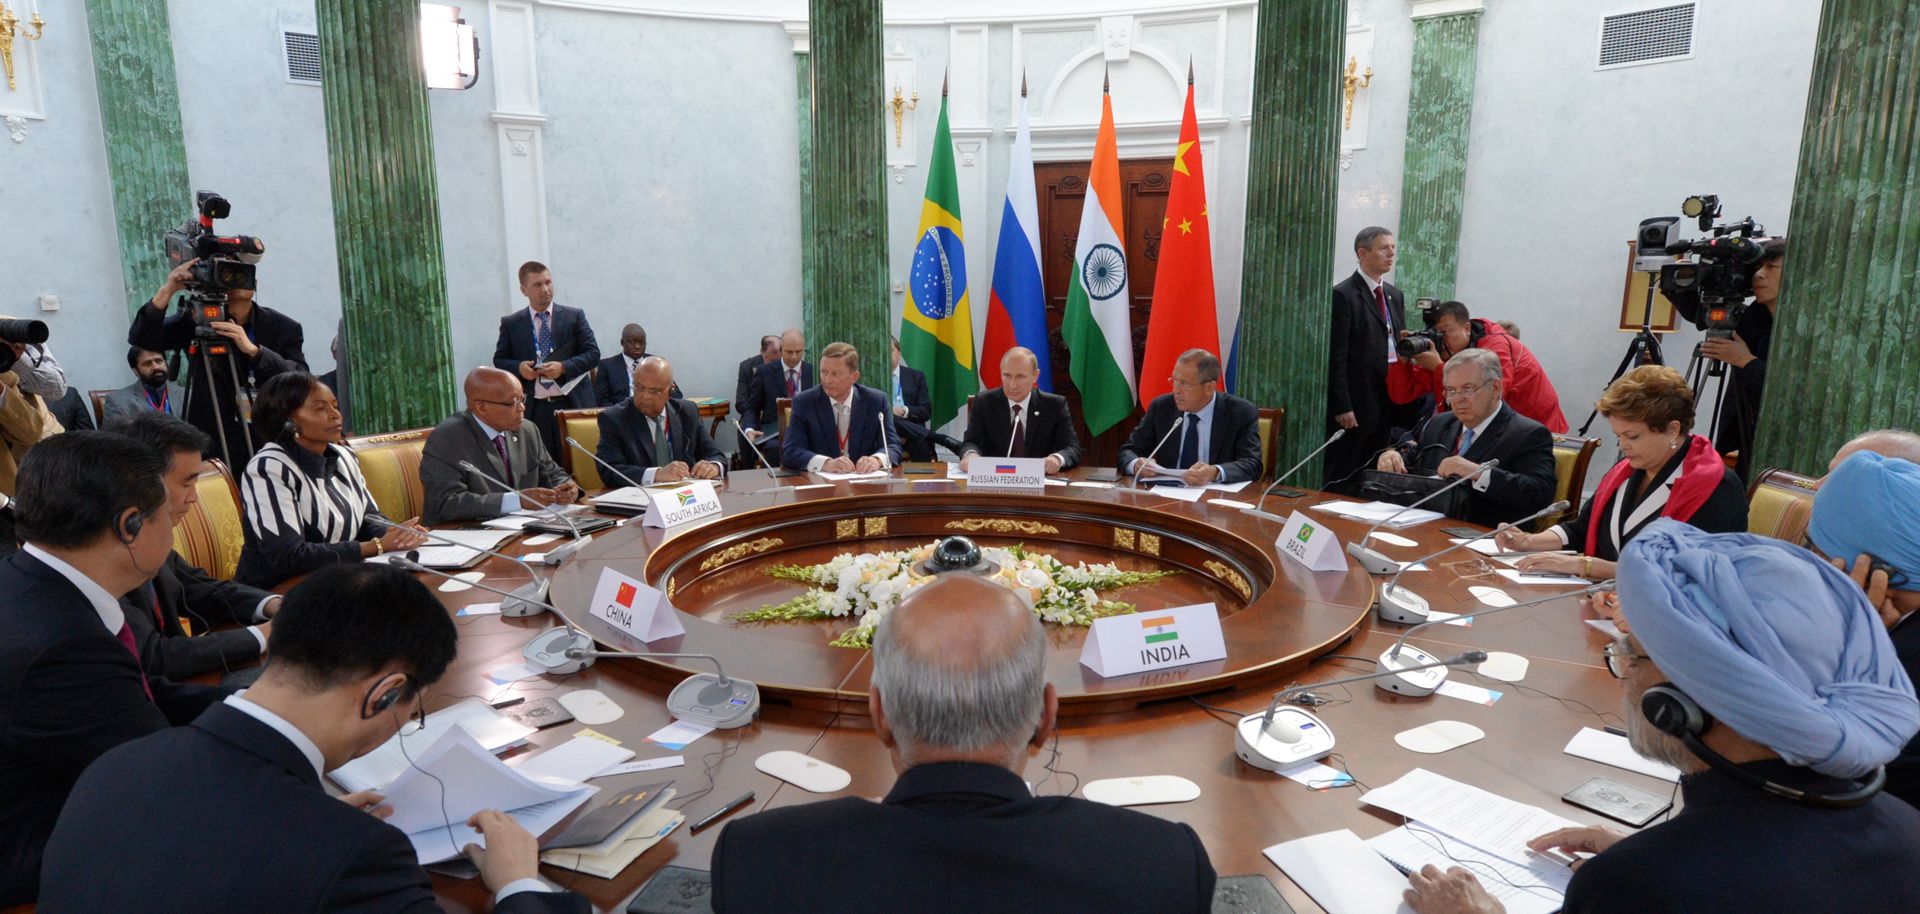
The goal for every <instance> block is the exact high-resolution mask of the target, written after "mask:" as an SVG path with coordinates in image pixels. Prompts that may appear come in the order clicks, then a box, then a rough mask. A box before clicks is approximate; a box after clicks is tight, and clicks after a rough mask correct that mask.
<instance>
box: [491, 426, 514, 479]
mask: <svg viewBox="0 0 1920 914" xmlns="http://www.w3.org/2000/svg"><path fill="white" fill-rule="evenodd" d="M493 450H494V453H496V454H499V455H500V469H501V470H502V471H504V472H505V473H506V474H507V475H506V479H507V481H508V482H512V481H513V461H512V460H509V459H508V458H507V436H506V435H495V436H493Z"/></svg>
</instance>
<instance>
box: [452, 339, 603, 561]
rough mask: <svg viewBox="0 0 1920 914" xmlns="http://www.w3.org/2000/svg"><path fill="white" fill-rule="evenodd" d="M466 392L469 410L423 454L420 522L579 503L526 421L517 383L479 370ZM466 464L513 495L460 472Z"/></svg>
mask: <svg viewBox="0 0 1920 914" xmlns="http://www.w3.org/2000/svg"><path fill="white" fill-rule="evenodd" d="M463 388H464V390H465V392H466V395H467V408H466V409H464V410H462V411H460V412H457V413H454V414H453V415H451V416H448V417H447V418H446V419H445V420H444V421H442V422H441V423H440V424H439V425H438V426H436V427H435V428H434V430H433V431H432V432H431V433H429V434H428V435H427V443H426V444H425V445H424V446H423V447H422V448H421V453H420V484H421V486H422V487H423V488H424V489H426V507H424V508H421V509H420V519H421V521H422V522H424V523H428V524H443V523H446V522H448V521H456V520H483V519H491V518H495V517H499V516H501V515H503V514H512V513H513V512H515V511H518V510H520V509H522V508H528V507H531V508H538V507H542V506H545V505H550V504H555V503H558V504H563V505H570V504H573V503H574V502H575V501H577V500H578V499H579V498H580V486H579V484H578V483H576V482H574V481H573V478H572V477H570V476H568V475H567V473H566V471H565V470H562V469H560V465H559V464H557V463H554V462H553V458H552V457H551V456H549V455H548V454H547V450H546V448H545V447H542V446H541V444H540V436H539V432H538V431H536V430H535V429H534V427H533V423H532V422H529V421H527V406H526V401H525V400H524V398H522V397H521V395H520V391H521V389H522V388H521V385H520V383H519V381H517V380H516V379H515V378H514V377H513V375H510V374H508V373H506V372H504V371H501V370H500V369H498V368H488V367H485V366H481V367H479V368H475V369H474V370H472V371H469V372H467V379H466V381H465V383H464V384H463ZM461 461H465V462H467V463H471V464H473V465H474V466H475V467H479V468H481V469H484V470H486V471H487V473H488V474H490V475H492V476H493V477H494V478H496V479H499V480H501V481H503V482H509V483H512V484H513V487H514V491H512V492H502V491H500V486H499V485H498V484H497V483H493V482H490V481H488V480H487V479H486V478H484V477H482V476H480V475H478V474H476V473H469V472H467V471H466V470H464V469H461V467H460V463H461Z"/></svg>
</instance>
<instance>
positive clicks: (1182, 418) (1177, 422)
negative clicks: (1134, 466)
mask: <svg viewBox="0 0 1920 914" xmlns="http://www.w3.org/2000/svg"><path fill="white" fill-rule="evenodd" d="M1186 421H1187V414H1186V413H1181V414H1180V415H1178V416H1175V417H1173V425H1171V426H1168V427H1167V433H1166V434H1164V435H1161V436H1160V443H1159V444H1156V445H1154V446H1153V450H1151V451H1148V452H1147V455H1146V456H1145V457H1143V458H1141V459H1143V460H1153V461H1154V464H1155V465H1156V466H1157V465H1159V461H1158V460H1154V456H1153V455H1155V454H1158V453H1160V449H1161V448H1163V447H1165V446H1166V444H1167V439H1168V438H1171V437H1173V433H1174V432H1177V431H1179V430H1180V426H1181V424H1183V423H1185V422H1186ZM1007 447H1008V448H1012V447H1013V442H1012V441H1008V442H1007ZM1175 459H1178V457H1176V458H1175ZM1133 482H1134V485H1139V484H1140V474H1138V473H1135V474H1133Z"/></svg>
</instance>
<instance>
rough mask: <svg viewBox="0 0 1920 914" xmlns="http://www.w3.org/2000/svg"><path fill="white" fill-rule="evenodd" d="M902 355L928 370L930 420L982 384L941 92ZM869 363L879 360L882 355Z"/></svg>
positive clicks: (940, 420)
mask: <svg viewBox="0 0 1920 914" xmlns="http://www.w3.org/2000/svg"><path fill="white" fill-rule="evenodd" d="M900 360H901V361H902V362H905V363H906V364H908V365H912V366H913V367H915V368H918V369H920V370H921V371H924V372H926V375H927V396H928V399H929V400H931V401H932V405H933V415H932V418H931V420H930V421H929V422H928V423H927V427H928V428H939V427H940V426H943V425H945V424H947V423H948V422H949V421H951V420H952V419H953V417H954V416H956V415H958V414H959V412H960V407H962V406H965V405H966V403H967V397H968V395H970V394H972V393H973V392H975V391H977V390H979V389H980V381H979V379H978V378H977V377H975V376H974V373H973V310H972V307H971V305H970V304H969V302H968V297H967V252H966V249H965V247H964V246H963V245H962V243H961V234H960V180H959V178H958V177H956V176H955V173H954V168H953V140H952V138H951V135H950V134H949V133H948V132H947V93H946V90H945V89H944V88H943V89H942V90H941V92H940V120H939V121H937V122H936V124H935V126H934V130H933V161H932V162H930V163H928V167H927V196H926V202H924V203H922V204H920V234H919V240H918V241H917V242H915V244H914V248H913V267H912V271H911V273H910V274H909V278H908V282H907V307H906V310H905V311H904V312H903V313H902V314H901V316H900ZM874 364H877V365H885V364H886V360H885V359H880V360H877V361H876V362H875V363H874Z"/></svg>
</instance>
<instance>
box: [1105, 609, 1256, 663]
mask: <svg viewBox="0 0 1920 914" xmlns="http://www.w3.org/2000/svg"><path fill="white" fill-rule="evenodd" d="M1226 657H1227V643H1226V640H1225V639H1224V638H1222V637H1221V635H1220V610H1219V609H1217V608H1215V606H1214V605H1213V604H1212V603H1197V604H1194V605H1193V606H1175V607H1173V608H1172V609H1155V610H1142V611H1140V612H1137V613H1134V614H1132V615H1126V616H1108V617H1107V618H1104V619H1095V620H1093V625H1092V626H1091V627H1090V628H1088V629H1087V643H1086V645H1085V646H1084V647H1082V648H1081V649H1080V665H1081V666H1084V667H1086V668H1087V669H1090V670H1092V671H1094V672H1095V673H1097V674H1099V675H1100V676H1103V677H1111V676H1125V675H1127V674H1129V673H1145V672H1147V671H1148V670H1159V669H1165V668H1167V667H1174V666H1186V665H1187V664H1189V663H1205V662H1207V661H1209V660H1225V659H1226Z"/></svg>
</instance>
